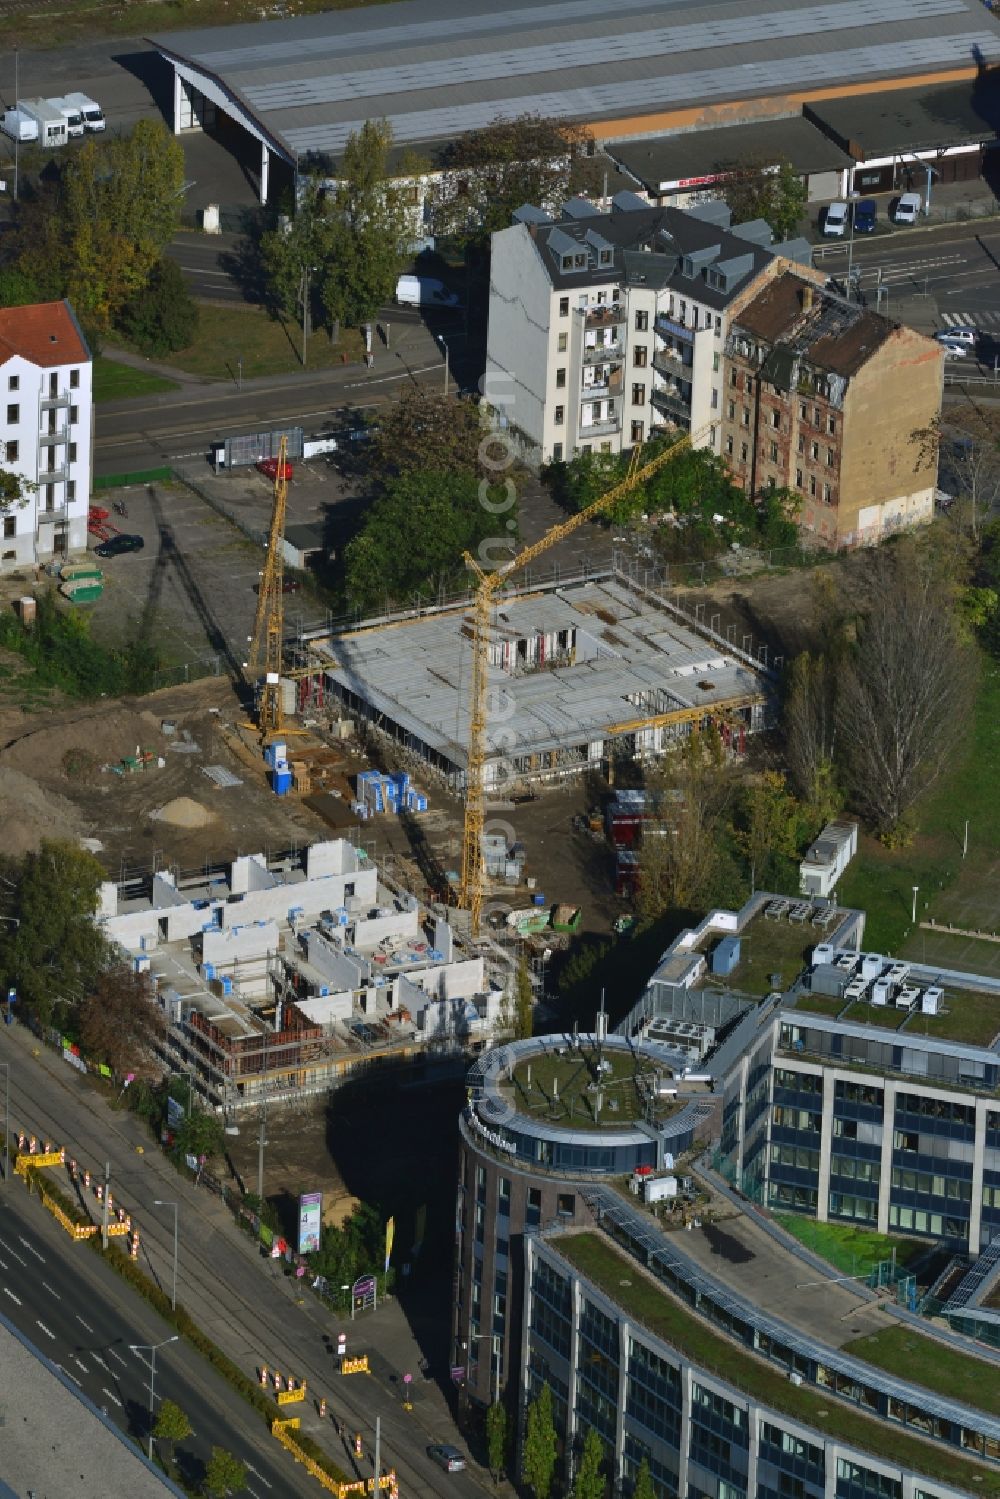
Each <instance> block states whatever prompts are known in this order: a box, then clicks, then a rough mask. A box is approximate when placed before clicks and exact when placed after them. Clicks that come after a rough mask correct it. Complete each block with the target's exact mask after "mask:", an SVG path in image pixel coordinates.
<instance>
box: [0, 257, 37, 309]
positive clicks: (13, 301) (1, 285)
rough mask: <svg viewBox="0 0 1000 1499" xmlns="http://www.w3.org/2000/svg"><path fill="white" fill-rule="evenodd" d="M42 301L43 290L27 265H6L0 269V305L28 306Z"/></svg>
mask: <svg viewBox="0 0 1000 1499" xmlns="http://www.w3.org/2000/svg"><path fill="white" fill-rule="evenodd" d="M44 301H45V290H44V288H43V287H42V285H41V284H40V283H39V281H38V280H37V279H36V277H35V276H34V275H32V273H31V271H30V270H28V268H27V267H23V266H17V265H7V266H4V267H3V268H2V269H0V307H29V306H30V305H31V304H32V303H33V302H44Z"/></svg>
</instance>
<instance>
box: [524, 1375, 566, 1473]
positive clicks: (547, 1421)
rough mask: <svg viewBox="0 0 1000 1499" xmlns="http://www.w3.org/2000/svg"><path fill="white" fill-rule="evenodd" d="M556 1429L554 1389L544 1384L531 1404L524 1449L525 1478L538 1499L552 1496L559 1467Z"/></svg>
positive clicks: (526, 1423)
mask: <svg viewBox="0 0 1000 1499" xmlns="http://www.w3.org/2000/svg"><path fill="white" fill-rule="evenodd" d="M556 1452H557V1448H556V1428H555V1424H554V1422H553V1419H552V1391H551V1390H550V1389H549V1387H548V1385H547V1384H543V1385H542V1388H541V1390H540V1391H539V1393H538V1398H537V1399H536V1400H533V1401H532V1402H531V1404H530V1405H529V1406H528V1414H527V1419H526V1421H525V1426H524V1447H523V1449H522V1452H521V1477H522V1479H523V1480H524V1482H525V1483H526V1484H527V1485H528V1487H529V1488H530V1490H531V1492H532V1493H533V1494H534V1496H535V1499H549V1493H550V1492H551V1489H552V1479H553V1475H554V1474H555V1470H556Z"/></svg>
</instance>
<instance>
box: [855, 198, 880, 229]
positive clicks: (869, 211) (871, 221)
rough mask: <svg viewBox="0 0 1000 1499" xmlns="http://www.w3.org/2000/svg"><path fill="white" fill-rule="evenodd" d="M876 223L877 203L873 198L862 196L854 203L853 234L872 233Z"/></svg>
mask: <svg viewBox="0 0 1000 1499" xmlns="http://www.w3.org/2000/svg"><path fill="white" fill-rule="evenodd" d="M877 224H878V204H877V203H876V202H875V199H874V198H862V199H861V202H860V203H855V205H854V232H855V234H874V233H875V229H876V226H877Z"/></svg>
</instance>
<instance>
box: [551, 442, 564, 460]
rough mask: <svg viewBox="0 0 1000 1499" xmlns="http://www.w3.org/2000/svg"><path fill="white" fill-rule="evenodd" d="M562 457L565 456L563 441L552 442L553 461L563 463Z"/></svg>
mask: <svg viewBox="0 0 1000 1499" xmlns="http://www.w3.org/2000/svg"><path fill="white" fill-rule="evenodd" d="M562 457H563V445H562V443H561V442H554V443H553V444H552V462H553V463H562Z"/></svg>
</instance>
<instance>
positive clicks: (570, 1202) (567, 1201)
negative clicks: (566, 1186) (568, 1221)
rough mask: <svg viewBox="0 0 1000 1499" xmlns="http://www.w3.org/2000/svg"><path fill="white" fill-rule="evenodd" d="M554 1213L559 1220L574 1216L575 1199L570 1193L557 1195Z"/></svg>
mask: <svg viewBox="0 0 1000 1499" xmlns="http://www.w3.org/2000/svg"><path fill="white" fill-rule="evenodd" d="M556 1212H557V1213H558V1214H559V1217H560V1218H573V1217H575V1216H576V1198H575V1196H574V1195H573V1193H572V1192H560V1193H559V1197H558V1200H557V1206H556Z"/></svg>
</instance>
